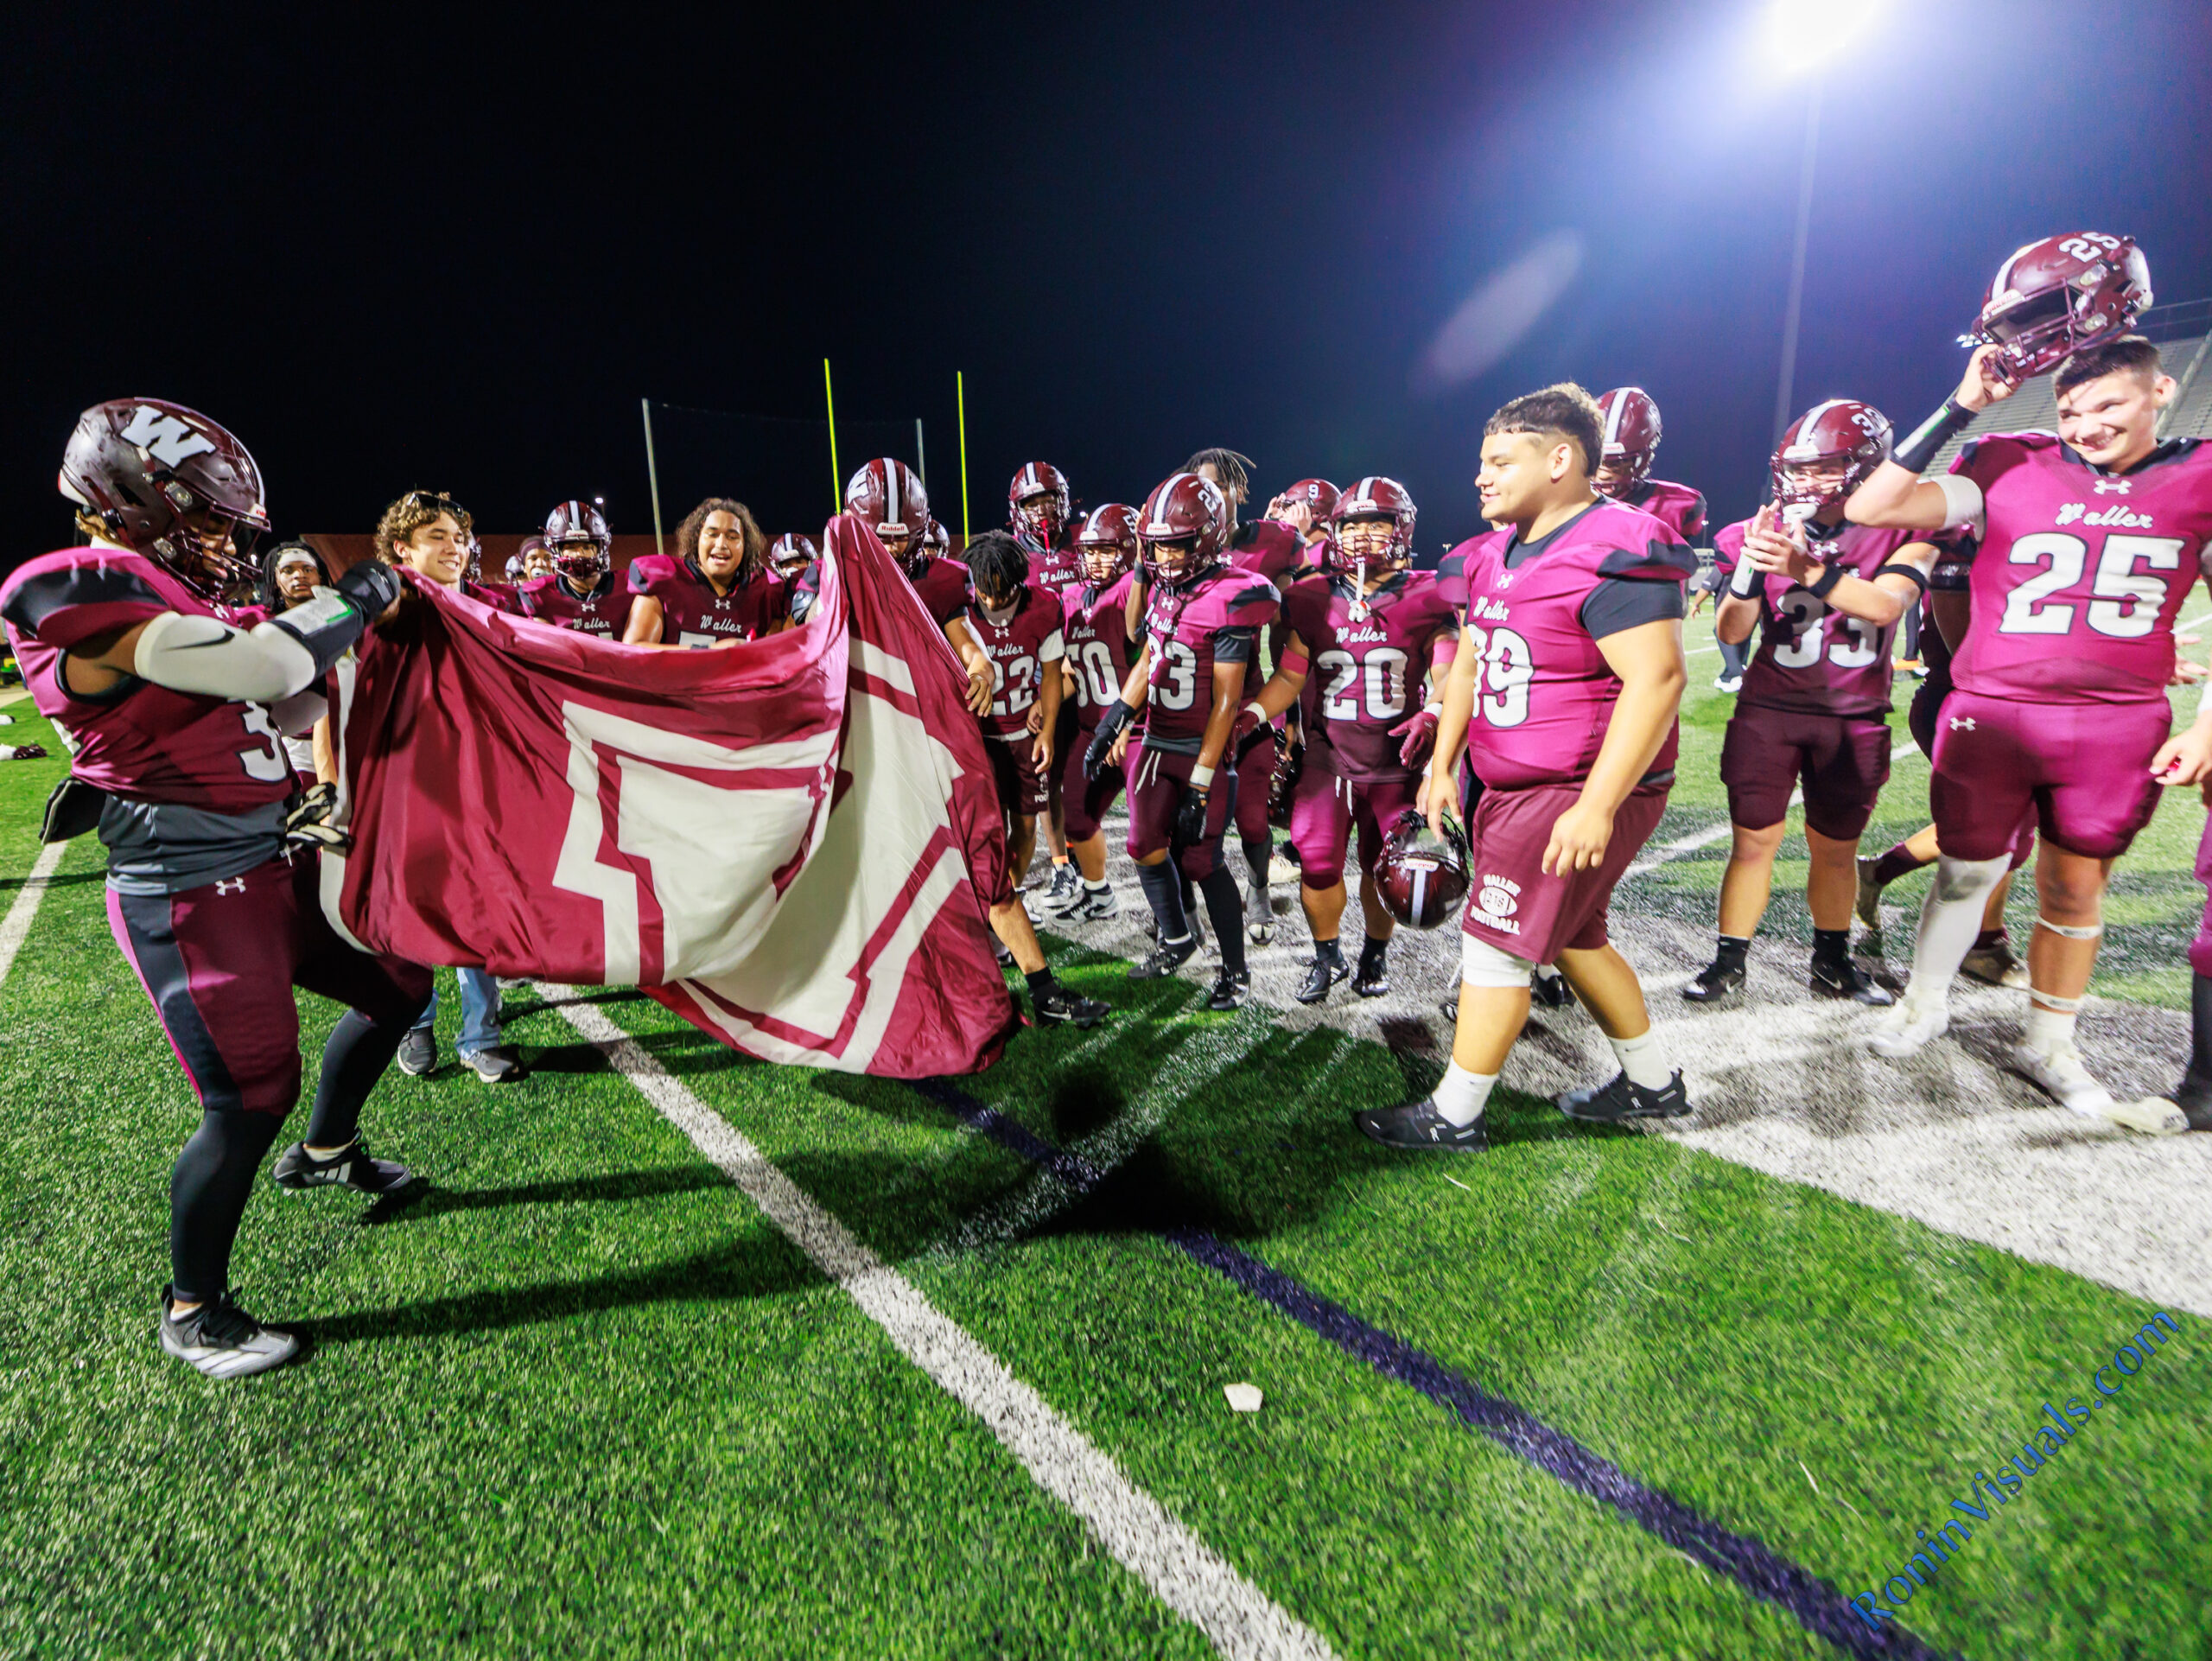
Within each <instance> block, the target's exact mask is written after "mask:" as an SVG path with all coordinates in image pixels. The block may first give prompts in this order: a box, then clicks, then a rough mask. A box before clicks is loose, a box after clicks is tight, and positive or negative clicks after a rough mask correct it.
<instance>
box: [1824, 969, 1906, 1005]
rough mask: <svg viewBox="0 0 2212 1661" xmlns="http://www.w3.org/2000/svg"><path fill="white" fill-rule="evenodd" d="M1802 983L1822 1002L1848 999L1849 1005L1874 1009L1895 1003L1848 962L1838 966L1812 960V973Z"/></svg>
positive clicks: (1868, 976)
mask: <svg viewBox="0 0 2212 1661" xmlns="http://www.w3.org/2000/svg"><path fill="white" fill-rule="evenodd" d="M1806 984H1807V985H1808V986H1810V987H1811V988H1812V989H1813V990H1815V992H1818V993H1819V994H1820V995H1821V996H1822V997H1824V998H1849V999H1850V1000H1851V1001H1852V1002H1853V1003H1870V1004H1872V1005H1873V1006H1874V1007H1875V1008H1876V1009H1884V1008H1886V1007H1887V1006H1888V1005H1890V1004H1892V1003H1895V1002H1897V1000H1896V999H1895V998H1894V997H1891V996H1890V991H1889V989H1888V988H1887V987H1885V986H1878V985H1877V984H1876V983H1875V981H1874V977H1872V975H1869V974H1868V973H1867V972H1866V971H1865V970H1863V969H1861V968H1860V967H1859V965H1858V964H1855V963H1853V962H1852V961H1851V959H1850V958H1845V959H1844V960H1843V961H1842V962H1841V963H1840V964H1834V963H1822V962H1821V960H1820V959H1819V958H1814V959H1813V969H1812V973H1811V974H1810V976H1808V977H1807V979H1806Z"/></svg>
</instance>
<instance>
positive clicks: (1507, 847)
mask: <svg viewBox="0 0 2212 1661" xmlns="http://www.w3.org/2000/svg"><path fill="white" fill-rule="evenodd" d="M1667 790H1668V786H1665V785H1646V786H1643V787H1642V788H1641V789H1638V790H1636V791H1633V792H1630V795H1629V799H1627V800H1626V801H1624V802H1623V803H1622V804H1621V805H1620V811H1618V812H1617V813H1615V814H1614V815H1613V835H1612V840H1611V841H1610V842H1608V843H1606V844H1605V858H1604V859H1603V860H1601V861H1599V863H1598V864H1597V865H1595V866H1594V867H1592V869H1589V870H1586V871H1568V872H1565V873H1563V874H1561V875H1553V876H1546V875H1544V869H1543V864H1544V850H1545V848H1546V847H1547V846H1548V845H1549V843H1550V842H1551V839H1552V826H1553V824H1554V823H1555V822H1556V821H1557V820H1558V818H1559V816H1560V814H1562V813H1564V812H1566V811H1567V809H1568V808H1570V807H1572V806H1573V805H1574V804H1575V802H1576V801H1577V799H1580V796H1581V794H1582V786H1580V785H1569V784H1558V785H1525V786H1522V787H1520V788H1518V789H1503V788H1501V787H1499V786H1496V785H1493V786H1491V787H1490V788H1489V789H1487V790H1485V791H1484V792H1483V797H1482V800H1481V801H1480V802H1478V803H1477V804H1476V805H1475V820H1474V823H1473V824H1471V825H1469V826H1468V827H1467V840H1468V842H1469V843H1470V844H1471V852H1472V855H1473V857H1472V859H1471V861H1470V862H1469V871H1470V875H1472V877H1473V878H1474V885H1473V888H1472V889H1471V892H1470V893H1469V894H1468V895H1467V914H1466V917H1465V920H1464V921H1463V922H1462V923H1461V925H1460V926H1461V927H1462V928H1464V929H1465V931H1466V932H1468V933H1470V934H1471V935H1473V936H1474V937H1475V938H1476V939H1478V940H1486V941H1488V942H1489V943H1490V944H1491V945H1494V946H1496V947H1497V949H1498V950H1499V951H1504V952H1509V953H1510V954H1511V955H1512V956H1514V957H1516V958H1527V959H1528V960H1529V962H1530V963H1539V964H1548V963H1554V962H1556V961H1558V958H1559V954H1560V952H1562V951H1596V950H1597V949H1598V948H1599V946H1601V945H1605V940H1606V934H1605V912H1606V908H1607V907H1609V906H1611V903H1612V898H1613V885H1614V884H1615V883H1617V882H1618V881H1620V880H1621V873H1622V872H1623V871H1625V870H1626V869H1628V868H1629V866H1630V863H1631V862H1633V861H1634V860H1635V858H1636V856H1637V855H1638V854H1639V853H1641V852H1643V844H1644V843H1647V842H1649V840H1650V839H1651V833H1652V832H1653V831H1656V830H1657V829H1658V828H1659V818H1660V815H1662V813H1664V812H1665V811H1667Z"/></svg>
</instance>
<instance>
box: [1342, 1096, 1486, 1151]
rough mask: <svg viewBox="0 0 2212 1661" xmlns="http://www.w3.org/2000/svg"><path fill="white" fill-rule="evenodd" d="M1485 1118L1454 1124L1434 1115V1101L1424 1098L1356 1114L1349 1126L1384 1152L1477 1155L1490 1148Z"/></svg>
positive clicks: (1476, 1117) (1437, 1113)
mask: <svg viewBox="0 0 2212 1661" xmlns="http://www.w3.org/2000/svg"><path fill="white" fill-rule="evenodd" d="M1351 1122H1352V1123H1354V1124H1356V1125H1357V1126H1358V1127H1359V1130H1360V1134H1361V1135H1362V1136H1365V1137H1367V1139H1368V1140H1369V1141H1370V1142H1381V1143H1382V1144H1383V1146H1384V1147H1385V1148H1400V1149H1420V1150H1423V1151H1429V1152H1435V1153H1446V1154H1479V1153H1481V1152H1483V1151H1484V1149H1487V1148H1489V1146H1490V1133H1489V1131H1488V1130H1484V1115H1482V1114H1479V1113H1478V1114H1477V1115H1475V1122H1474V1123H1472V1124H1454V1123H1452V1121H1451V1120H1449V1119H1447V1118H1446V1117H1444V1116H1443V1115H1442V1114H1441V1113H1439V1112H1438V1111H1436V1099H1435V1098H1433V1097H1432V1096H1424V1097H1422V1098H1421V1100H1419V1101H1417V1102H1405V1103H1402V1104H1399V1105H1398V1106H1396V1107H1376V1108H1370V1109H1368V1110H1367V1111H1365V1112H1362V1113H1355V1114H1353V1115H1352V1116H1351Z"/></svg>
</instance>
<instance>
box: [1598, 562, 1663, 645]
mask: <svg viewBox="0 0 2212 1661" xmlns="http://www.w3.org/2000/svg"><path fill="white" fill-rule="evenodd" d="M1685 609H1686V608H1685V607H1684V605H1683V603H1682V585H1681V583H1679V582H1664V581H1658V580H1655V579H1652V578H1649V577H1633V576H1608V577H1603V578H1601V579H1599V583H1598V586H1597V587H1596V588H1594V589H1591V590H1590V597H1589V598H1588V599H1586V600H1585V601H1583V602H1582V610H1581V612H1580V618H1581V621H1582V627H1584V628H1586V629H1587V630H1589V631H1590V638H1591V639H1592V640H1604V639H1605V636H1607V635H1608V634H1618V633H1620V632H1621V631H1622V630H1623V629H1624V628H1635V627H1638V626H1639V625H1642V624H1644V623H1657V622H1667V621H1673V622H1679V621H1681V617H1682V614H1683V612H1684V610H1685Z"/></svg>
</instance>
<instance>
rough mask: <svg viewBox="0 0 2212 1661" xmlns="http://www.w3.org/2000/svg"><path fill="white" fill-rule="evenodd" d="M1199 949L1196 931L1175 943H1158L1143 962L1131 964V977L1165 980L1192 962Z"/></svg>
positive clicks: (1132, 978)
mask: <svg viewBox="0 0 2212 1661" xmlns="http://www.w3.org/2000/svg"><path fill="white" fill-rule="evenodd" d="M1197 955H1198V935H1197V934H1196V933H1191V934H1186V935H1185V936H1184V937H1183V939H1180V940H1178V941H1176V942H1174V943H1173V945H1156V946H1154V947H1153V949H1152V951H1151V954H1150V955H1149V956H1147V958H1145V960H1144V961H1143V962H1142V963H1134V964H1130V965H1129V978H1130V979H1131V980H1133V981H1156V980H1163V979H1165V978H1166V977H1168V976H1170V975H1172V974H1173V973H1174V972H1175V971H1177V970H1179V969H1180V968H1181V967H1182V966H1183V965H1184V964H1186V963H1188V962H1190V961H1191V959H1192V958H1194V957H1196V956H1197Z"/></svg>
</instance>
